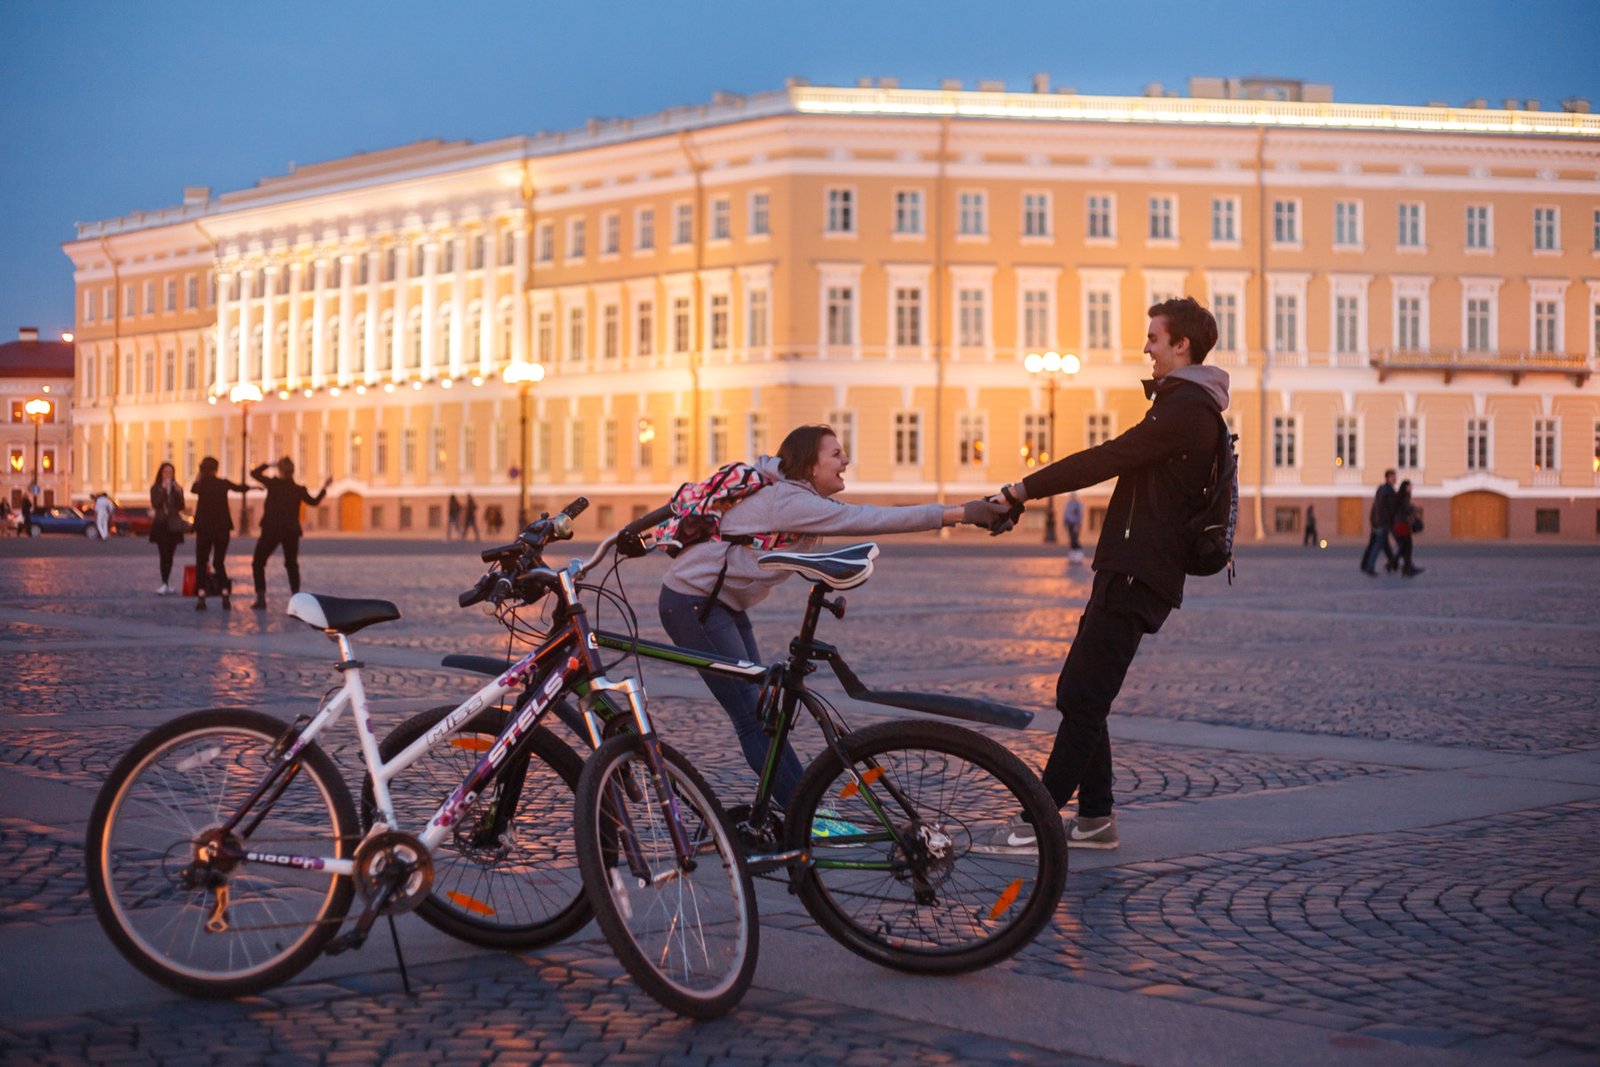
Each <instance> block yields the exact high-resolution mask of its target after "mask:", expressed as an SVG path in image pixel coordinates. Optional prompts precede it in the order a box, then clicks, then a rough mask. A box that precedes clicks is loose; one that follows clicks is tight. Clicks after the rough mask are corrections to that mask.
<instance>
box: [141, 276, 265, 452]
mask: <svg viewBox="0 0 1600 1067" xmlns="http://www.w3.org/2000/svg"><path fill="white" fill-rule="evenodd" d="M235 283H237V279H235ZM122 309H123V311H122V313H123V314H124V315H126V316H128V317H132V316H134V315H137V314H138V313H139V287H138V286H136V285H134V284H133V283H132V282H129V283H128V284H127V285H124V286H123V287H122ZM123 469H124V470H126V469H127V467H126V466H124V467H123Z"/></svg>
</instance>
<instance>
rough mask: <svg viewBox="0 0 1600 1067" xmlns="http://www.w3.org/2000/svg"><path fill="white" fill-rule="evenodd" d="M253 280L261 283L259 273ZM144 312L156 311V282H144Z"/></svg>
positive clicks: (258, 283)
mask: <svg viewBox="0 0 1600 1067" xmlns="http://www.w3.org/2000/svg"><path fill="white" fill-rule="evenodd" d="M255 281H256V285H258V286H259V285H260V284H261V275H259V274H257V275H256V278H255ZM256 295H258V296H259V295H260V294H259V293H257V294H256ZM144 313H145V314H146V315H154V314H155V313H156V283H155V282H145V283H144Z"/></svg>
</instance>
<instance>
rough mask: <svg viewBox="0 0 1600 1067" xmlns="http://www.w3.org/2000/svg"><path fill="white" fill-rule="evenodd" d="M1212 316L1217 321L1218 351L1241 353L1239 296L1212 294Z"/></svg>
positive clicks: (1233, 294) (1234, 294)
mask: <svg viewBox="0 0 1600 1067" xmlns="http://www.w3.org/2000/svg"><path fill="white" fill-rule="evenodd" d="M1211 315H1212V317H1213V318H1215V319H1216V320H1217V351H1218V352H1237V351H1239V297H1238V294H1236V293H1212V294H1211Z"/></svg>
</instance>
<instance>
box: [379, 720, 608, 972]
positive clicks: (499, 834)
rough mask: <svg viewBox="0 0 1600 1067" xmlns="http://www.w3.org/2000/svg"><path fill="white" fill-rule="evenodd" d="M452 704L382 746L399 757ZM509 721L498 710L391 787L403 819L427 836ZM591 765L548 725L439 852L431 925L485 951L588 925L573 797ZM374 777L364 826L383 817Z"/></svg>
mask: <svg viewBox="0 0 1600 1067" xmlns="http://www.w3.org/2000/svg"><path fill="white" fill-rule="evenodd" d="M454 710H455V708H454V706H453V705H445V706H443V707H437V708H431V709H429V710H428V711H424V712H420V713H419V714H417V715H414V716H412V717H411V718H410V719H407V720H406V721H405V722H403V723H401V724H400V725H399V726H397V727H395V728H394V730H393V731H391V732H390V733H389V736H387V737H385V738H384V739H383V743H382V744H380V745H379V746H378V751H379V753H380V754H381V755H382V757H383V759H384V760H385V761H388V760H392V759H394V758H395V756H397V755H399V754H400V753H401V752H403V751H404V750H405V749H406V748H407V747H408V746H409V745H411V744H412V743H413V742H415V741H416V740H417V739H418V738H419V737H423V736H425V735H427V733H428V732H429V731H430V730H432V729H433V728H434V727H435V726H436V725H438V723H439V720H441V719H443V718H444V717H445V716H446V715H448V714H450V713H451V712H452V711H454ZM509 720H510V716H509V714H508V713H506V712H505V711H502V710H499V709H491V710H489V711H484V712H480V713H478V714H477V715H475V716H473V717H472V718H471V719H469V720H468V721H467V722H466V723H465V724H464V725H463V726H462V727H461V729H460V730H458V731H457V732H456V733H454V734H452V735H451V736H450V737H449V738H447V739H446V740H444V741H442V742H440V743H439V744H438V745H436V746H435V747H434V748H432V749H430V750H429V751H428V752H427V753H426V754H424V755H423V756H422V758H421V759H419V760H418V761H417V762H416V763H413V764H412V765H411V766H410V767H408V768H406V770H405V771H403V772H402V773H401V775H400V777H399V778H398V779H396V785H395V786H394V787H392V797H391V799H392V800H393V801H394V806H395V819H396V820H397V821H398V823H399V825H400V827H401V828H402V829H405V830H409V831H410V832H412V833H420V832H421V830H422V828H423V827H425V826H427V824H428V822H429V820H431V819H432V818H433V815H434V812H435V811H437V810H438V807H439V805H440V804H442V803H443V802H444V799H445V797H447V796H449V795H450V791H451V790H452V789H454V788H455V787H456V786H458V785H460V784H461V783H462V782H463V781H465V780H466V778H467V775H468V774H469V773H470V772H471V771H472V769H473V767H475V766H477V763H478V761H479V760H480V759H482V758H483V754H484V753H485V752H487V751H489V749H490V748H491V747H492V746H493V745H494V742H495V739H496V738H497V737H499V736H500V734H501V732H502V731H504V730H505V728H506V724H507V722H508V721H509ZM582 769H583V762H582V761H581V760H580V759H578V756H577V754H576V753H575V752H573V751H572V749H571V748H569V747H568V746H567V745H566V743H565V742H563V741H562V740H561V739H560V738H558V737H556V735H555V734H553V733H551V732H550V731H549V730H546V729H544V728H543V727H539V728H537V729H535V730H534V731H533V733H532V735H531V736H530V737H528V739H527V740H526V741H525V742H524V743H523V744H522V745H521V746H519V751H518V752H517V753H515V754H514V755H512V756H511V757H509V758H508V759H507V760H506V762H505V765H504V766H503V767H502V768H501V769H500V771H499V773H497V774H496V775H495V777H494V780H493V781H492V782H491V783H490V784H489V786H488V788H486V789H485V790H484V791H483V793H482V794H481V795H480V796H478V797H475V798H474V799H473V801H472V803H470V804H469V805H468V806H467V807H466V809H465V810H464V811H462V813H461V814H460V816H459V817H458V818H457V819H456V822H455V825H454V826H452V827H451V828H450V830H449V831H448V832H447V833H446V834H445V837H444V840H443V841H441V842H440V843H439V846H438V848H436V849H435V850H434V854H433V887H432V888H431V889H430V890H429V891H428V895H427V897H426V898H424V899H423V901H422V903H421V904H420V905H418V907H417V913H418V914H419V915H421V916H422V918H423V919H424V920H426V921H427V922H428V923H429V924H430V925H432V926H434V927H435V928H437V929H439V930H442V931H444V932H445V933H447V934H449V935H450V936H451V937H455V938H460V939H461V940H462V941H466V942H469V943H470V944H474V945H482V946H484V947H486V948H506V949H529V948H538V947H540V946H542V945H549V944H553V943H555V942H557V941H560V940H561V939H562V938H565V937H567V936H569V935H571V934H573V933H575V932H576V931H577V930H579V929H581V928H582V927H583V926H584V924H585V923H587V922H588V921H589V914H590V912H589V905H588V902H587V901H586V900H585V899H584V895H583V876H582V875H581V874H579V872H578V857H577V850H576V848H575V846H574V845H573V840H572V838H573V834H572V793H573V790H574V789H576V788H577V785H578V774H579V772H581V771H582ZM374 807H375V801H374V800H373V793H372V780H371V776H370V775H369V776H368V777H367V779H366V780H365V782H364V783H363V785H362V790H361V817H362V825H363V826H368V827H370V826H371V825H372V820H373V819H374V818H375V817H376V815H375V811H374Z"/></svg>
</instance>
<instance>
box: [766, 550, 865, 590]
mask: <svg viewBox="0 0 1600 1067" xmlns="http://www.w3.org/2000/svg"><path fill="white" fill-rule="evenodd" d="M877 554H878V546H877V545H876V544H874V543H873V542H871V541H863V542H862V543H861V544H859V545H848V546H846V547H844V548H839V549H835V550H834V551H832V552H767V553H765V554H764V555H762V556H761V558H759V559H757V560H756V563H758V564H759V565H760V566H763V567H766V568H767V569H768V570H777V571H793V572H794V573H796V574H798V575H801V576H802V577H804V578H805V579H806V580H807V581H812V582H821V583H823V584H824V585H826V586H827V587H828V588H830V589H854V588H855V587H856V586H858V585H860V584H861V583H862V582H864V581H866V580H867V579H868V578H871V577H872V560H873V558H874V557H875V556H877Z"/></svg>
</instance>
